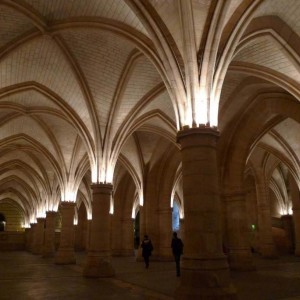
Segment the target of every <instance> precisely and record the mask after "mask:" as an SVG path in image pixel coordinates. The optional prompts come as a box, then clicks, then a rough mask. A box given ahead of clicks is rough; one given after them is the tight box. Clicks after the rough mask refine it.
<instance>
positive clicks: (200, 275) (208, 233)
mask: <svg viewBox="0 0 300 300" xmlns="http://www.w3.org/2000/svg"><path fill="white" fill-rule="evenodd" d="M218 136H219V133H218V132H217V131H216V130H214V129H212V128H203V129H202V128H192V129H184V130H182V131H180V132H179V133H178V135H177V140H178V142H179V143H180V145H181V154H182V181H183V196H184V214H185V221H184V227H185V230H184V231H185V235H184V236H185V240H184V255H183V258H182V267H181V271H182V272H181V274H182V276H181V282H180V286H179V288H178V289H177V291H176V293H175V295H176V296H175V298H176V299H236V291H235V289H234V287H233V285H232V283H231V279H230V274H229V267H228V263H227V259H226V257H225V255H224V254H223V251H222V228H221V226H222V224H221V223H222V222H221V221H222V217H221V202H220V195H219V181H218V173H219V172H218V168H217V157H216V144H217V139H218Z"/></svg>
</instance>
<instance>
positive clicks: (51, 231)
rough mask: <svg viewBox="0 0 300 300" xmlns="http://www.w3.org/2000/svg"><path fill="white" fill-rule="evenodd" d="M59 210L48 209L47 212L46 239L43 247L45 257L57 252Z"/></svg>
mask: <svg viewBox="0 0 300 300" xmlns="http://www.w3.org/2000/svg"><path fill="white" fill-rule="evenodd" d="M56 215H57V212H54V211H48V212H47V213H46V227H45V240H44V247H43V257H52V256H54V254H55V218H56Z"/></svg>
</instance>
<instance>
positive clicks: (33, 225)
mask: <svg viewBox="0 0 300 300" xmlns="http://www.w3.org/2000/svg"><path fill="white" fill-rule="evenodd" d="M36 225H37V224H36V223H31V224H30V235H29V251H30V252H31V253H32V251H33V248H34V244H35V231H36V230H35V229H36Z"/></svg>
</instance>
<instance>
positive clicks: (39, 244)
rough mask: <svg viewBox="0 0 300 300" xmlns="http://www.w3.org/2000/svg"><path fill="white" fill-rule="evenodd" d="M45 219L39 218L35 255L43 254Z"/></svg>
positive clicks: (33, 251)
mask: <svg viewBox="0 0 300 300" xmlns="http://www.w3.org/2000/svg"><path fill="white" fill-rule="evenodd" d="M44 229H45V218H37V224H36V227H35V240H34V247H33V249H32V253H33V254H42V253H43V245H44Z"/></svg>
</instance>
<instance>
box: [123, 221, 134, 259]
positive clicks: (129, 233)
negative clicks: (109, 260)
mask: <svg viewBox="0 0 300 300" xmlns="http://www.w3.org/2000/svg"><path fill="white" fill-rule="evenodd" d="M133 238H134V236H133V220H132V218H125V219H122V253H121V255H122V256H133V255H134V250H133Z"/></svg>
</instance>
